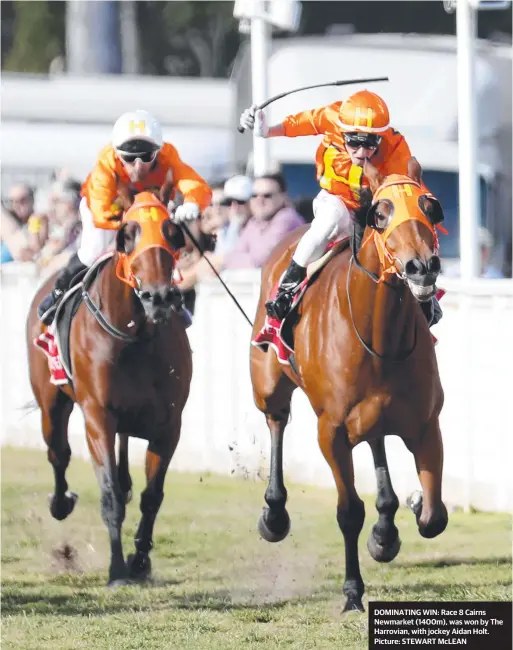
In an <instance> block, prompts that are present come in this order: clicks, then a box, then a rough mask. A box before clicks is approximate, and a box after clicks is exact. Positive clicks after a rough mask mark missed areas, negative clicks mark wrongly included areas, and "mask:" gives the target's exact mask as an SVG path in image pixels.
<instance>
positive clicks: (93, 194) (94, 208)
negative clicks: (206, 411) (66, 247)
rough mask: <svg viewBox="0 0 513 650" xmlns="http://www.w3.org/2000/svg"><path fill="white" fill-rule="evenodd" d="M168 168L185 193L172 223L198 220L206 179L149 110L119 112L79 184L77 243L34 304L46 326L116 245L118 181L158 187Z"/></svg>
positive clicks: (206, 194) (184, 315) (204, 201)
mask: <svg viewBox="0 0 513 650" xmlns="http://www.w3.org/2000/svg"><path fill="white" fill-rule="evenodd" d="M169 170H171V171H172V174H173V183H174V184H175V185H176V187H177V188H178V190H179V191H180V192H181V193H182V194H183V197H184V202H183V204H182V205H180V206H179V207H178V208H177V209H176V211H175V214H174V221H175V222H176V223H180V222H181V221H186V220H192V219H197V218H198V217H199V214H200V212H201V210H203V209H204V208H206V207H207V206H208V205H210V198H211V195H212V192H211V190H210V188H209V186H208V185H207V183H206V182H205V181H204V180H203V179H202V178H201V176H199V175H198V174H197V173H196V172H195V171H194V170H193V169H192V168H191V167H189V166H188V165H186V164H185V163H184V162H182V160H181V159H180V156H179V155H178V152H177V150H176V149H175V147H173V145H172V144H169V143H168V142H164V141H163V138H162V128H161V126H160V124H159V122H157V120H156V119H155V118H154V117H153V116H152V115H150V113H148V112H146V111H142V110H136V111H133V112H130V113H124V114H123V115H121V117H120V118H119V119H118V120H117V121H116V123H115V124H114V128H113V130H112V138H111V143H110V144H108V145H107V146H106V147H105V148H104V149H103V150H102V151H101V152H100V155H99V159H98V161H97V163H96V165H95V167H94V168H93V170H92V171H91V173H90V174H89V176H88V177H87V179H86V180H85V182H84V184H83V185H82V197H83V198H82V200H81V202H80V216H81V220H82V239H81V244H80V247H79V249H78V251H77V252H76V253H75V254H74V255H73V256H72V257H71V258H70V260H69V262H68V264H67V266H66V267H65V268H63V269H62V270H61V272H60V273H59V275H58V277H57V279H56V281H55V285H54V289H53V291H52V292H51V293H50V294H49V295H47V296H46V297H45V298H44V300H43V301H42V302H41V304H40V305H39V307H38V316H39V318H40V319H41V320H42V321H43V322H44V323H45V324H46V325H49V324H50V323H51V322H52V320H53V318H54V315H55V312H56V310H57V306H58V304H59V301H60V299H61V297H62V295H63V294H64V293H65V292H66V291H67V290H68V289H69V286H70V283H71V281H72V279H73V278H74V277H75V276H76V275H77V273H80V272H81V271H83V270H85V269H86V268H87V267H89V266H90V265H91V264H92V263H93V262H94V261H95V260H96V259H97V258H98V257H99V256H100V255H102V254H103V253H105V252H106V251H107V250H108V249H109V248H110V247H111V246H112V244H113V243H114V241H115V238H116V231H117V230H118V229H119V228H120V226H121V221H120V219H119V214H120V208H119V206H118V205H116V202H115V201H116V198H117V193H118V184H119V183H123V184H125V185H126V186H128V187H129V188H130V189H132V190H135V191H137V192H142V191H144V190H149V189H154V188H156V187H158V188H160V187H161V186H162V185H163V184H164V181H165V179H166V176H167V173H168V171H169ZM177 296H178V297H179V301H178V302H179V304H178V305H177V307H176V311H177V312H178V313H179V315H180V316H181V317H182V318H183V320H184V321H185V323H186V325H188V324H190V314H188V313H186V310H185V308H184V307H183V300H182V299H181V293H180V292H178V290H177Z"/></svg>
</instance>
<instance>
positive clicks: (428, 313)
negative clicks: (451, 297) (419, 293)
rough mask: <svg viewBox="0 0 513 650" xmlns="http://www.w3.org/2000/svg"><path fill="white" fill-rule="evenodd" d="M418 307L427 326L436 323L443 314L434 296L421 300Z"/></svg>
mask: <svg viewBox="0 0 513 650" xmlns="http://www.w3.org/2000/svg"><path fill="white" fill-rule="evenodd" d="M420 307H421V309H422V311H423V312H424V316H425V317H426V320H427V322H428V325H429V327H432V326H433V325H436V324H437V323H438V321H439V320H440V319H441V318H442V316H443V312H442V309H441V307H440V303H439V302H438V300H437V299H436V298H431V300H428V301H427V302H421V303H420Z"/></svg>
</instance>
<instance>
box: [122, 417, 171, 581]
mask: <svg viewBox="0 0 513 650" xmlns="http://www.w3.org/2000/svg"><path fill="white" fill-rule="evenodd" d="M180 426H181V423H178V424H177V425H175V426H173V427H172V429H171V430H167V431H165V432H163V433H162V435H161V436H160V437H157V438H155V439H154V440H153V441H152V442H150V443H149V444H148V450H147V452H146V489H145V490H144V492H143V493H142V494H141V506H140V507H141V513H142V518H141V522H140V524H139V528H138V529H137V533H136V535H135V554H134V555H130V556H129V558H128V567H129V572H130V577H131V578H133V579H135V580H145V579H146V578H148V577H149V576H150V574H151V561H150V555H149V554H150V551H151V549H152V548H153V527H154V525H155V519H156V517H157V514H158V511H159V509H160V506H161V504H162V500H163V499H164V479H165V478H166V472H167V468H168V467H169V463H170V462H171V458H172V457H173V454H174V452H175V449H176V445H177V444H178V440H179V437H180Z"/></svg>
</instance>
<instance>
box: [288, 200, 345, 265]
mask: <svg viewBox="0 0 513 650" xmlns="http://www.w3.org/2000/svg"><path fill="white" fill-rule="evenodd" d="M312 205H313V213H314V219H313V221H312V223H311V225H310V229H309V230H307V231H306V232H305V234H304V235H303V237H302V238H301V239H300V240H299V243H298V245H297V248H296V252H295V253H294V255H293V256H292V259H293V260H294V261H295V262H296V263H297V264H299V265H300V266H308V264H310V263H311V262H314V261H315V260H317V259H319V257H320V256H321V255H322V254H323V253H324V250H325V248H326V246H327V244H328V242H330V241H334V240H335V239H338V238H340V237H344V236H346V235H349V234H350V229H351V223H352V221H351V217H352V212H351V210H349V208H348V207H347V206H346V204H345V203H344V202H343V201H342V199H340V198H339V197H338V196H335V195H334V194H330V193H329V192H327V191H326V190H321V191H320V192H319V194H317V196H316V197H315V199H314V200H313V204H312Z"/></svg>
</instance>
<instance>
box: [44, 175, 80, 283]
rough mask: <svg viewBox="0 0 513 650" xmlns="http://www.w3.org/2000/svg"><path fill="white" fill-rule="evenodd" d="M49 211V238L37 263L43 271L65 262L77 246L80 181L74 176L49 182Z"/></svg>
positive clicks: (46, 273)
mask: <svg viewBox="0 0 513 650" xmlns="http://www.w3.org/2000/svg"><path fill="white" fill-rule="evenodd" d="M51 195H52V213H51V217H50V219H49V227H50V230H49V236H48V241H47V243H46V244H45V246H44V247H43V249H42V250H41V253H40V255H39V260H38V264H39V266H40V268H44V270H45V273H44V274H45V275H49V274H50V273H53V272H54V271H56V270H57V269H59V268H61V267H62V266H65V265H66V264H67V262H68V260H69V258H70V257H71V255H72V254H73V253H75V252H76V251H77V250H78V245H79V241H80V233H81V230H82V223H81V221H80V214H79V210H78V208H79V204H80V198H81V197H80V183H79V182H78V181H75V180H73V179H65V180H62V181H55V182H54V183H53V184H52V190H51Z"/></svg>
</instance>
